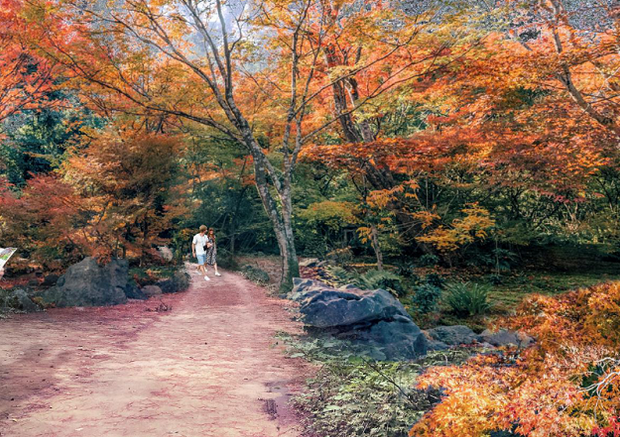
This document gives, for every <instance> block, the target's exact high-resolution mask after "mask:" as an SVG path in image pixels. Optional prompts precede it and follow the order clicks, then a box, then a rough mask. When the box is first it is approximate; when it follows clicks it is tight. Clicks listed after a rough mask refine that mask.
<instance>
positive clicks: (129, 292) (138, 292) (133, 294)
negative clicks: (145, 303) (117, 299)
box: [125, 281, 149, 300]
mask: <svg viewBox="0 0 620 437" xmlns="http://www.w3.org/2000/svg"><path fill="white" fill-rule="evenodd" d="M125 296H127V299H139V300H146V299H148V298H149V297H148V296H147V295H146V294H144V292H143V291H142V289H141V288H140V287H138V286H137V285H136V284H135V283H134V281H130V282H129V284H127V287H125Z"/></svg>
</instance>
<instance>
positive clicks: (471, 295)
mask: <svg viewBox="0 0 620 437" xmlns="http://www.w3.org/2000/svg"><path fill="white" fill-rule="evenodd" d="M446 303H447V304H448V305H449V306H450V307H451V308H452V310H453V311H454V312H455V313H456V314H457V315H459V316H477V315H480V314H484V313H486V312H488V311H489V310H490V309H491V304H490V303H489V287H488V286H486V285H481V284H471V283H469V282H461V283H454V284H450V285H449V286H448V287H447V294H446Z"/></svg>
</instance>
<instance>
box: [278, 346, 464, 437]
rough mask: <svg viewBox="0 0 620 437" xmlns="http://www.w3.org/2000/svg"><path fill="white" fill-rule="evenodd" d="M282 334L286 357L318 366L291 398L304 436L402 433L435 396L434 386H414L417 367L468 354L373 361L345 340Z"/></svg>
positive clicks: (391, 436)
mask: <svg viewBox="0 0 620 437" xmlns="http://www.w3.org/2000/svg"><path fill="white" fill-rule="evenodd" d="M281 337H284V338H283V339H284V341H285V343H286V344H287V346H288V350H289V353H290V355H291V357H294V358H304V359H305V360H307V361H309V362H311V363H313V364H315V365H317V367H318V371H317V372H316V374H315V375H313V377H312V378H310V379H308V380H307V381H306V387H305V390H304V391H303V393H302V394H300V395H297V396H296V397H295V398H294V400H293V402H294V405H295V406H296V407H297V408H298V409H299V410H300V411H301V412H302V415H303V417H304V418H305V419H304V421H303V422H304V429H305V433H304V435H305V436H309V437H310V436H312V437H319V436H320V437H354V436H377V437H379V436H380V437H406V436H407V434H408V432H409V430H410V429H411V426H412V425H413V424H414V423H415V422H417V421H418V420H419V419H420V418H421V417H422V416H423V415H424V413H425V412H426V411H428V410H430V408H431V407H432V406H433V404H434V403H436V402H438V401H439V397H440V396H439V392H438V391H434V390H433V391H422V390H418V389H416V388H415V385H416V378H417V376H418V375H419V374H420V372H422V371H423V370H424V369H425V368H426V367H430V366H432V365H445V364H454V363H460V362H463V361H464V360H465V359H466V358H467V357H468V356H469V353H470V352H466V351H447V352H439V353H434V354H430V355H427V356H426V357H425V358H424V361H409V362H378V361H373V360H371V359H369V358H367V357H364V356H363V355H357V354H355V353H353V352H351V351H350V350H349V349H348V348H347V346H346V343H345V342H341V341H337V340H333V339H321V338H314V339H311V340H310V339H307V338H293V337H290V336H286V335H282V336H281Z"/></svg>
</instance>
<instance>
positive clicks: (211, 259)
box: [207, 228, 222, 276]
mask: <svg viewBox="0 0 620 437" xmlns="http://www.w3.org/2000/svg"><path fill="white" fill-rule="evenodd" d="M207 238H208V239H209V240H208V242H207V265H209V266H213V269H214V270H215V276H222V275H220V272H218V271H217V244H216V242H215V240H216V238H215V231H214V230H213V228H209V231H208V232H207Z"/></svg>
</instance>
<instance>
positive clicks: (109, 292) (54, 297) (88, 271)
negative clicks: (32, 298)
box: [42, 257, 130, 307]
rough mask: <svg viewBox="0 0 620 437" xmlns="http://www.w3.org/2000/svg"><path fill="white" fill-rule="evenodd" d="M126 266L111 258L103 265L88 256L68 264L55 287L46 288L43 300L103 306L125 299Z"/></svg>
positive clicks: (123, 261)
mask: <svg viewBox="0 0 620 437" xmlns="http://www.w3.org/2000/svg"><path fill="white" fill-rule="evenodd" d="M128 271H129V266H128V263H127V261H126V260H112V261H110V262H109V263H108V264H106V265H105V266H102V265H99V264H98V263H97V261H96V260H95V259H94V258H91V257H88V258H85V259H84V260H82V261H80V262H79V263H77V264H74V265H72V266H71V267H69V269H68V270H67V272H66V273H65V274H64V275H63V276H61V277H60V278H59V279H58V282H57V283H56V286H54V287H52V288H50V289H49V290H47V291H45V292H44V293H43V295H42V297H43V300H44V301H45V302H48V303H53V304H55V305H56V306H57V307H69V306H106V305H117V304H121V303H125V302H126V301H127V295H126V294H125V292H126V290H129V287H130V285H129V283H128Z"/></svg>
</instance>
